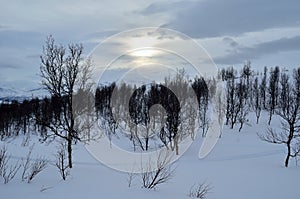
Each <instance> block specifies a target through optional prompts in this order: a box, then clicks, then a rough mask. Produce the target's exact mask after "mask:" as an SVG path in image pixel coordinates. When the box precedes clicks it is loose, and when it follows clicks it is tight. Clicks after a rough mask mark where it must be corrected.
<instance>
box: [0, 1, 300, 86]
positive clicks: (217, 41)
mask: <svg viewBox="0 0 300 199" xmlns="http://www.w3.org/2000/svg"><path fill="white" fill-rule="evenodd" d="M0 1H1V2H0V70H1V72H0V87H1V86H8V85H9V86H11V87H19V88H22V89H23V88H34V87H38V82H39V81H40V80H39V76H38V73H39V63H40V61H39V55H40V54H41V52H42V46H43V44H44V41H45V39H46V37H47V35H49V34H52V35H53V36H54V37H55V39H56V41H57V42H58V43H62V44H67V43H70V42H72V43H82V44H83V45H84V48H85V54H88V53H89V52H90V51H91V50H92V49H93V48H95V47H96V45H97V44H98V43H99V42H100V41H103V40H104V39H105V38H107V37H109V36H111V35H113V34H116V33H119V32H120V31H125V30H128V29H133V28H140V27H164V28H170V29H174V30H177V31H180V32H182V33H184V34H186V35H187V36H189V37H191V38H193V39H194V40H196V41H197V42H199V43H200V44H201V45H202V46H203V47H204V48H205V49H206V50H207V52H208V53H209V55H210V56H211V57H212V58H213V60H214V62H215V63H216V64H217V65H218V66H231V65H233V66H241V65H243V63H244V62H245V61H246V60H250V61H251V62H252V65H253V67H255V68H262V67H263V66H265V65H266V66H270V67H271V66H275V65H279V66H281V67H286V68H295V67H299V66H300V12H299V8H300V1H299V0H288V1H286V0H276V1H274V0H263V1H262V0H200V1H196V0H193V1H186V0H182V1H170V0H160V1H148V0H139V1H134V0H123V1H112V0H101V1H96V0H84V1H71V0H70V1H67V0H66V1H64V0H52V1H40V0H26V1H22V0H10V1H3V0H0ZM116 49H117V47H116ZM113 50H114V49H112V51H113Z"/></svg>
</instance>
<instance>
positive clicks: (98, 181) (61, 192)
mask: <svg viewBox="0 0 300 199" xmlns="http://www.w3.org/2000/svg"><path fill="white" fill-rule="evenodd" d="M251 118H252V119H250V121H254V115H251ZM267 118H268V117H267V114H266V113H263V115H262V118H261V121H260V124H258V125H256V124H254V123H252V125H250V126H249V125H246V126H245V127H244V128H243V130H242V132H240V133H239V132H238V129H237V128H236V129H234V130H231V129H228V127H227V126H226V127H225V128H224V133H223V136H222V138H221V139H220V140H219V141H218V143H217V145H216V146H215V148H214V149H213V151H212V152H211V153H210V154H209V155H208V156H207V157H206V158H204V159H201V160H199V159H198V157H197V155H198V151H199V148H200V145H201V138H200V136H198V137H197V139H196V141H195V142H194V143H193V144H192V146H191V148H189V150H188V151H187V152H186V153H185V154H184V156H183V157H181V158H180V159H179V160H178V161H177V162H176V167H177V168H176V172H175V176H174V178H173V179H172V180H171V181H169V182H168V183H167V184H163V185H162V186H159V187H158V188H157V189H156V190H146V189H143V188H141V186H142V185H141V179H140V177H139V176H136V177H135V178H134V181H133V185H132V187H130V188H129V187H128V184H127V178H128V175H127V174H125V173H121V172H118V171H115V170H112V169H109V168H107V167H106V166H104V165H102V164H101V163H99V162H97V161H96V160H95V159H94V158H93V157H92V156H91V155H90V154H89V153H88V152H87V150H86V149H85V147H84V145H83V144H79V145H76V146H75V147H74V162H75V164H74V168H73V169H72V171H71V176H70V177H69V178H68V179H67V181H62V180H61V179H60V176H59V174H58V172H57V170H56V168H55V167H54V166H51V165H48V167H47V169H46V170H45V171H43V172H42V173H41V174H39V175H38V176H37V177H36V178H35V179H34V180H33V181H32V183H30V184H27V183H24V182H21V180H20V174H18V175H19V176H17V177H16V178H15V179H14V180H13V181H12V182H10V183H9V184H6V185H4V184H3V183H0V193H1V198H32V199H37V198H39V199H40V198H66V197H68V198H73V199H75V198H78V199H80V198H116V199H117V198H143V199H166V198H172V199H183V198H189V197H188V196H187V195H188V192H189V189H190V187H191V186H192V185H193V184H194V183H199V182H203V181H206V182H208V183H210V184H211V185H212V187H213V189H212V190H211V193H210V194H209V195H208V198H209V199H220V198H222V199H225V198H226V199H253V198H257V199H260V198H264V199H268V198H270V199H282V198H289V199H297V198H299V196H300V189H299V183H298V182H299V179H300V166H296V164H295V161H294V160H292V161H291V163H290V167H289V168H284V166H283V161H284V157H285V148H284V146H281V145H273V144H269V143H265V142H262V141H261V140H260V139H259V138H258V136H257V133H258V132H262V131H264V130H265V129H266V127H267V126H266V125H265V124H266V121H267ZM278 125H279V121H278V120H276V119H274V120H273V121H272V126H273V127H276V126H278ZM31 139H32V140H31V142H30V145H31V144H33V143H35V147H34V155H33V157H34V156H35V155H37V154H39V155H43V156H45V157H47V158H48V159H49V160H50V161H53V160H54V156H53V154H54V152H55V143H51V144H50V145H46V144H40V143H39V142H37V140H36V139H35V138H34V137H32V138H31ZM21 142H22V138H17V139H15V140H11V141H10V142H9V143H8V142H7V141H6V145H7V147H8V150H9V152H10V153H11V154H13V156H14V158H15V160H17V159H20V157H22V156H25V154H26V152H27V151H28V147H29V146H27V147H21ZM3 144H4V142H0V145H3Z"/></svg>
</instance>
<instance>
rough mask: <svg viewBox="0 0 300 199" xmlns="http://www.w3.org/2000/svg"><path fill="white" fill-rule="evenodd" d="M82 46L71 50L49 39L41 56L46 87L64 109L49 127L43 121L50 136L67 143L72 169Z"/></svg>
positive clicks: (71, 46) (41, 68)
mask: <svg viewBox="0 0 300 199" xmlns="http://www.w3.org/2000/svg"><path fill="white" fill-rule="evenodd" d="M82 51H83V47H82V45H80V44H70V45H69V46H68V48H67V49H66V47H64V46H62V45H60V46H57V45H56V44H55V42H54V38H53V37H52V36H49V37H48V38H47V40H46V44H45V46H44V48H43V54H42V55H41V57H40V58H41V66H40V74H41V77H42V84H43V86H44V87H45V88H46V89H47V90H48V91H49V93H50V94H51V95H52V96H53V97H55V98H56V99H57V104H56V105H57V106H58V107H61V108H62V116H60V117H58V118H57V120H56V121H55V122H52V123H50V124H48V123H45V122H43V121H39V122H42V123H43V125H46V126H47V128H48V129H49V130H50V131H51V132H52V134H50V135H47V136H46V139H47V138H48V137H52V136H54V137H56V136H57V137H60V138H62V139H64V140H65V141H66V142H67V150H68V164H69V167H70V168H72V144H73V142H74V141H75V140H80V138H79V136H78V132H77V131H76V129H75V116H74V112H73V95H74V93H75V88H76V80H77V79H78V77H79V73H80V72H81V67H80V61H81V60H82Z"/></svg>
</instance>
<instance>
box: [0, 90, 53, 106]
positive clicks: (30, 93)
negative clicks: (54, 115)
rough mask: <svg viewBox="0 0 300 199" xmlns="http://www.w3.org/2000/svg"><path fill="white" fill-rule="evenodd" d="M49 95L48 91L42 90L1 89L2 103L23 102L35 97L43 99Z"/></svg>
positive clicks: (0, 97) (0, 98) (0, 99)
mask: <svg viewBox="0 0 300 199" xmlns="http://www.w3.org/2000/svg"><path fill="white" fill-rule="evenodd" d="M47 95H48V93H47V91H46V90H44V89H42V88H35V89H28V90H22V89H15V88H6V87H0V102H1V101H11V100H17V101H22V100H24V99H32V98H35V97H38V98H43V97H45V96H47Z"/></svg>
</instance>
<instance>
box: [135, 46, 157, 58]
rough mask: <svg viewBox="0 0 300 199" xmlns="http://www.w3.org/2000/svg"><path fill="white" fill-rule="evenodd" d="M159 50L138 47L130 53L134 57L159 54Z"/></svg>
mask: <svg viewBox="0 0 300 199" xmlns="http://www.w3.org/2000/svg"><path fill="white" fill-rule="evenodd" d="M158 53H159V52H158V51H157V50H154V49H145V48H143V49H138V50H135V51H133V52H131V53H130V55H131V56H133V57H153V56H155V55H157V54H158Z"/></svg>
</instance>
